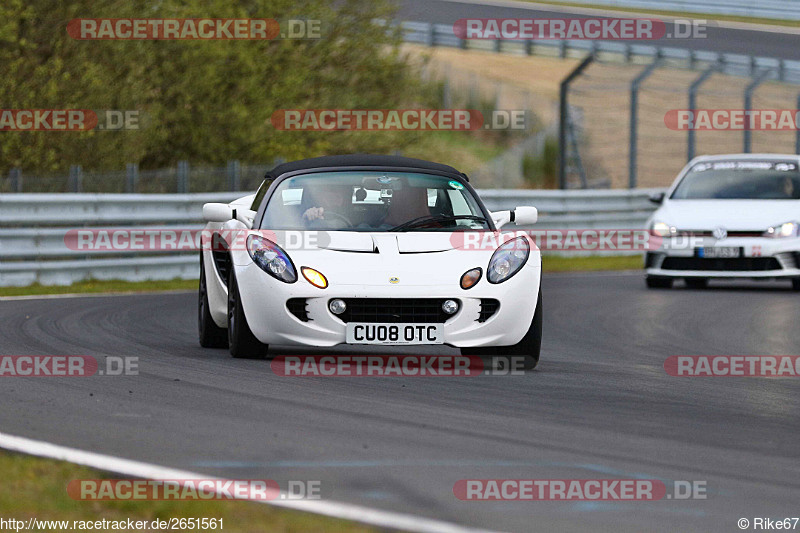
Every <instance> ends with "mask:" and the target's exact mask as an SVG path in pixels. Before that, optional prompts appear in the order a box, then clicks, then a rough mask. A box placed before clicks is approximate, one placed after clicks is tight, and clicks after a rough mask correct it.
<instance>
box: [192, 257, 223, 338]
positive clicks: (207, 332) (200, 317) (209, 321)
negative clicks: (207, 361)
mask: <svg viewBox="0 0 800 533" xmlns="http://www.w3.org/2000/svg"><path fill="white" fill-rule="evenodd" d="M197 292H198V298H197V300H198V301H197V330H198V335H199V340H200V346H202V347H203V348H227V347H228V332H227V331H226V330H225V328H221V327H219V326H218V325H217V324H216V323H215V322H214V319H213V318H211V312H210V311H209V309H208V286H207V285H206V267H205V264H204V261H203V254H202V253H201V254H200V287H199V289H198V291H197Z"/></svg>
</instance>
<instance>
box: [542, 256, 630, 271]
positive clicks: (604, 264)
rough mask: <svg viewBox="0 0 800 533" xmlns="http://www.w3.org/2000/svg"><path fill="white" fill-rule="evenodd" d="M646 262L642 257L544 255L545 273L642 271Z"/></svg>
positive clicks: (543, 266)
mask: <svg viewBox="0 0 800 533" xmlns="http://www.w3.org/2000/svg"><path fill="white" fill-rule="evenodd" d="M643 268H644V261H643V260H642V256H640V255H608V256H600V255H594V256H586V257H562V256H558V255H546V254H545V255H544V257H542V271H543V272H580V271H587V270H642V269H643Z"/></svg>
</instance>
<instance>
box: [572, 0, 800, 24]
mask: <svg viewBox="0 0 800 533" xmlns="http://www.w3.org/2000/svg"><path fill="white" fill-rule="evenodd" d="M570 1H571V2H572V3H574V4H586V5H587V6H591V7H597V6H611V7H624V8H630V9H657V10H661V11H678V12H687V13H706V14H709V15H733V16H738V17H759V18H774V19H790V20H800V2H798V1H797V0H758V2H753V1H752V0H570Z"/></svg>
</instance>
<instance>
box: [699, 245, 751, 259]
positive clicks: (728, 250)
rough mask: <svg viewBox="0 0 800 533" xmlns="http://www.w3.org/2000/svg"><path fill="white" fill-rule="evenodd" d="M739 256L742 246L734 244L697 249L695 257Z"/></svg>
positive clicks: (724, 257)
mask: <svg viewBox="0 0 800 533" xmlns="http://www.w3.org/2000/svg"><path fill="white" fill-rule="evenodd" d="M741 256H742V248H741V247H736V246H712V247H709V248H698V249H697V257H706V258H708V259H729V258H734V257H741Z"/></svg>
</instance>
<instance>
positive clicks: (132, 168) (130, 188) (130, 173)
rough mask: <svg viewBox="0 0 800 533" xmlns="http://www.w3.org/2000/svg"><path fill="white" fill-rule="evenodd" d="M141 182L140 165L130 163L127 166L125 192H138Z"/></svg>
mask: <svg viewBox="0 0 800 533" xmlns="http://www.w3.org/2000/svg"><path fill="white" fill-rule="evenodd" d="M138 182H139V164H138V163H128V164H127V165H125V192H127V193H134V192H136V184H137V183H138Z"/></svg>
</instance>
